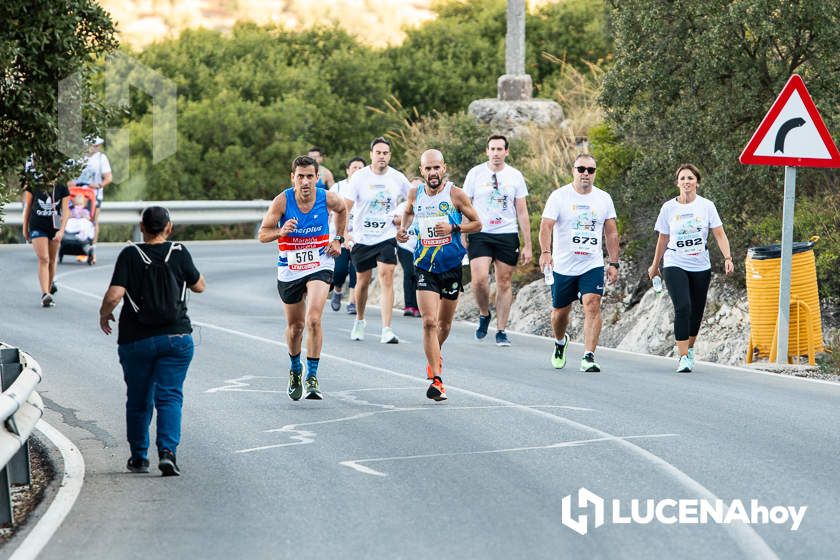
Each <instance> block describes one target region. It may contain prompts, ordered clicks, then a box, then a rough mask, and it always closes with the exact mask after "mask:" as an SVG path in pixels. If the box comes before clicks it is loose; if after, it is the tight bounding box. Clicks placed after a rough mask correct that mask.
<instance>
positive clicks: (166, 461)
mask: <svg viewBox="0 0 840 560" xmlns="http://www.w3.org/2000/svg"><path fill="white" fill-rule="evenodd" d="M158 469H160V474H161V476H180V475H181V469H179V468H178V463H177V462H176V461H175V454H174V453H172V452H171V451H170V450H168V449H164V450H163V451H161V452H160V460H159V461H158Z"/></svg>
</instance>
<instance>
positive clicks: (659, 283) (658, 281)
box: [653, 276, 662, 294]
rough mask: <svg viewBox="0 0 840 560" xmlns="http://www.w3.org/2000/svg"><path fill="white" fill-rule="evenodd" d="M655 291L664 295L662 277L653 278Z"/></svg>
mask: <svg viewBox="0 0 840 560" xmlns="http://www.w3.org/2000/svg"><path fill="white" fill-rule="evenodd" d="M653 291H654V292H656V293H657V294H661V293H662V277H661V276H654V277H653Z"/></svg>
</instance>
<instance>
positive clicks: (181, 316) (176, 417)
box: [99, 206, 204, 476]
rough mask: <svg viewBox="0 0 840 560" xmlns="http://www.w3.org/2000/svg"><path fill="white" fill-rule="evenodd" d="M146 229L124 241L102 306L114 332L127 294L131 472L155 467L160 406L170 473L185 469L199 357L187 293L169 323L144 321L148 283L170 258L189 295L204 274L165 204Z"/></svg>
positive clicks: (124, 328) (152, 212)
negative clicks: (133, 240) (187, 406)
mask: <svg viewBox="0 0 840 560" xmlns="http://www.w3.org/2000/svg"><path fill="white" fill-rule="evenodd" d="M140 229H141V230H142V232H143V241H144V242H143V243H141V244H139V245H133V244H132V245H130V246H128V247H126V248H124V249H123V250H122V252H120V254H119V256H118V257H117V262H116V264H115V265H114V274H113V276H112V277H111V285H110V286H109V287H108V291H107V292H106V293H105V297H104V298H103V299H102V307H101V308H100V309H99V327H100V328H101V329H102V332H104V333H105V334H111V331H112V329H111V321H113V320H114V315H113V311H114V309H115V308H116V307H117V305H118V304H119V303H120V301H121V300H123V301H124V303H123V307H122V311H121V312H120V320H119V336H118V337H117V344H118V353H119V356H120V364H121V365H122V368H123V377H124V379H125V383H126V386H127V389H128V390H127V397H126V403H125V409H126V411H125V412H126V428H127V430H126V431H127V436H128V444H129V446H130V447H131V457H130V458H129V459H128V465H127V468H128V470H129V471H131V472H137V473H140V472H149V460H148V458H147V454H148V449H149V423H150V422H151V419H152V411H153V410H152V406H154V408H155V409H156V410H157V440H156V442H155V443H156V445H157V449H158V455H159V458H160V462H159V463H158V468H159V469H160V471H161V473H163V476H173V475H179V474H180V470H179V468H178V465H177V463H176V461H175V452H176V449H177V447H178V443H179V442H180V439H181V407H182V405H183V400H184V394H183V386H184V379H185V378H186V376H187V369H188V368H189V365H190V361H191V360H192V357H193V348H194V347H193V340H192V336H191V334H190V333H192V325H191V324H190V319H189V317H188V316H187V306H186V299H183V300H180V301H179V302H178V304H177V312H176V314H175V319H174V320H173V321H170V322H167V323H164V324H162V325H160V324H149V322H148V321H144V320H143V317H141V316H140V314H139V312H140V310H141V309H143V306H144V305H147V302H146V301H145V299H144V294H145V293H146V290H144V288H143V282H144V281H148V278H149V274H150V273H149V272H148V271H147V270H146V268H147V267H151V266H158V265H160V264H163V266H166V267H168V269H169V271H171V273H172V275H173V276H174V278H175V281H176V282H177V284H178V286H179V287H180V288H181V290H180V293H183V294H184V298H185V297H186V289H185V288H189V289H190V290H192V291H193V292H196V293H200V292H203V291H204V277H203V276H202V275H201V274H200V273H199V272H198V269H197V268H196V267H195V265H194V264H193V260H192V256H191V255H190V253H189V251H187V249H186V248H185V247H184V246H183V245H180V244H177V243H172V242H168V241H166V239H167V238H168V237H169V236H170V235H171V234H172V222H171V221H170V219H169V212H168V211H167V210H166V209H165V208H163V207H161V206H151V207H149V208H146V209H145V210H144V211H143V220H142V221H141V223H140ZM144 316H145V315H144Z"/></svg>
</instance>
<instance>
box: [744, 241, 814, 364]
mask: <svg viewBox="0 0 840 560" xmlns="http://www.w3.org/2000/svg"><path fill="white" fill-rule="evenodd" d="M817 239H819V238H812V239H811V241H809V242H799V243H794V244H793V267H792V269H791V276H790V330H789V336H788V355H787V362H788V363H791V358H794V357H795V358H799V357H800V356H808V363H809V364H812V365H813V364H814V358H815V356H816V353H817V352H822V351H823V341H822V323H821V320H820V299H819V293H818V288H817V267H816V261H815V259H814V251H813V247H814V243H815V242H816V241H817ZM781 264H782V259H781V247H780V246H779V245H766V246H763V247H752V248H751V249H750V250H749V251H748V252H747V260H746V272H747V301H748V303H749V312H750V342H749V348H748V349H747V363H750V362H752V361H753V359H754V358H756V357H758V358H769V359H770V360H771V361H776V321H777V319H778V314H779V276H780V274H781Z"/></svg>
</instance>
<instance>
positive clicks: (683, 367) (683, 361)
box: [677, 356, 691, 373]
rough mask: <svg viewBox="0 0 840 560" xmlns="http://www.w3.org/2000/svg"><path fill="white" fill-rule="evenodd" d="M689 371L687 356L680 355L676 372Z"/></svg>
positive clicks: (689, 361) (689, 364)
mask: <svg viewBox="0 0 840 560" xmlns="http://www.w3.org/2000/svg"><path fill="white" fill-rule="evenodd" d="M690 372H691V360H690V359H689V358H688V356H680V361H679V363H678V364H677V373H690Z"/></svg>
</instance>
